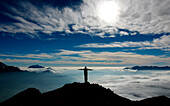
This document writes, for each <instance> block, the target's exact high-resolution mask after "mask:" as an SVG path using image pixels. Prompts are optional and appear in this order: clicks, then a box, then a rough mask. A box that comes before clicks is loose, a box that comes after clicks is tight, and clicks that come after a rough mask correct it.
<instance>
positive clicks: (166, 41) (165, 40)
mask: <svg viewBox="0 0 170 106" xmlns="http://www.w3.org/2000/svg"><path fill="white" fill-rule="evenodd" d="M76 47H82V48H115V47H120V48H125V47H137V48H138V49H161V50H165V51H167V50H169V49H170V35H164V36H161V37H160V38H157V39H154V40H153V41H144V42H132V41H126V42H113V43H109V44H106V43H90V44H83V45H79V46H76Z"/></svg>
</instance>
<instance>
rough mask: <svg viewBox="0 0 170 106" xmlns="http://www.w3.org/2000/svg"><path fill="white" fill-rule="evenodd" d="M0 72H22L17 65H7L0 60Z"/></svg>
mask: <svg viewBox="0 0 170 106" xmlns="http://www.w3.org/2000/svg"><path fill="white" fill-rule="evenodd" d="M0 72H23V71H22V70H20V69H19V68H18V67H14V66H7V65H6V64H4V63H2V62H0Z"/></svg>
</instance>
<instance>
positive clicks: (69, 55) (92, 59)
mask: <svg viewBox="0 0 170 106" xmlns="http://www.w3.org/2000/svg"><path fill="white" fill-rule="evenodd" d="M0 56H3V57H6V59H1V61H3V62H4V61H5V62H17V63H18V62H19V63H21V62H25V63H28V62H32V63H46V64H77V65H80V64H81V65H87V64H90V65H121V66H126V65H153V64H155V63H164V65H165V64H170V61H169V60H170V58H169V57H164V56H154V55H141V54H137V53H132V52H92V51H71V50H60V51H59V52H58V53H50V54H44V53H41V54H26V55H21V56H19V55H3V54H1V55H0ZM10 57H11V58H10ZM12 57H13V58H15V59H13V58H12ZM32 58H33V59H32Z"/></svg>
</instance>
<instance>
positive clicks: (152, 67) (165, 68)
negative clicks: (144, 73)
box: [124, 66, 170, 70]
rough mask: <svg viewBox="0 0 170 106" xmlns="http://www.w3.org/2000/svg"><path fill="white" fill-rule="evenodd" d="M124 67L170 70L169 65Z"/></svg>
mask: <svg viewBox="0 0 170 106" xmlns="http://www.w3.org/2000/svg"><path fill="white" fill-rule="evenodd" d="M124 69H132V70H170V67H169V66H162V67H160V66H133V67H126V68H124Z"/></svg>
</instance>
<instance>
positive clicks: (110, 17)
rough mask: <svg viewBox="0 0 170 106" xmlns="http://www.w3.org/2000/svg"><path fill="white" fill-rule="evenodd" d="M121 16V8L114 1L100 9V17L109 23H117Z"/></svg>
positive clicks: (102, 5)
mask: <svg viewBox="0 0 170 106" xmlns="http://www.w3.org/2000/svg"><path fill="white" fill-rule="evenodd" d="M118 15H119V7H118V5H117V4H116V3H115V2H113V1H106V2H104V3H101V4H100V5H99V7H98V16H99V18H100V19H102V20H104V21H105V22H107V23H112V22H114V21H116V19H117V18H118Z"/></svg>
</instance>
